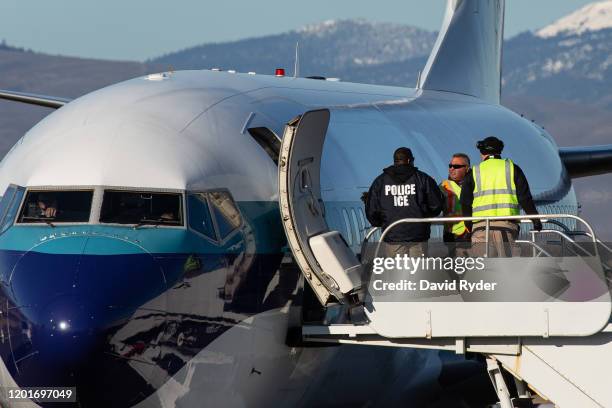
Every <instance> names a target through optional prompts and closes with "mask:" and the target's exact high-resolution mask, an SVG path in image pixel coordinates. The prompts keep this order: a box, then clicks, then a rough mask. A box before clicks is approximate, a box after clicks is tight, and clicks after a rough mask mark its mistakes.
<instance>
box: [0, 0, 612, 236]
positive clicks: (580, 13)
mask: <svg viewBox="0 0 612 408" xmlns="http://www.w3.org/2000/svg"><path fill="white" fill-rule="evenodd" d="M436 36H437V33H435V32H431V31H427V30H422V29H418V28H415V27H410V26H405V25H400V24H389V23H372V22H368V21H366V20H330V21H325V22H322V23H319V24H313V25H308V26H305V27H302V28H300V29H296V30H294V31H290V32H286V33H281V34H277V35H271V36H265V37H259V38H249V39H244V40H240V41H233V42H226V43H215V44H203V45H200V46H196V47H191V48H187V49H184V50H180V51H177V52H174V53H170V54H167V55H163V56H160V57H158V58H153V59H151V60H149V61H145V62H119V61H101V60H91V59H80V58H71V57H62V56H51V55H46V54H41V53H35V52H31V51H28V50H24V49H20V48H15V47H11V46H9V45H7V44H6V42H4V41H3V42H2V43H0V88H2V89H12V90H17V91H23V92H34V93H39V94H48V95H57V96H63V97H77V96H80V95H82V94H84V93H87V92H89V91H92V90H94V89H97V88H100V87H102V86H106V85H109V84H112V83H115V82H118V81H121V80H124V79H129V78H132V77H135V76H140V75H143V74H145V73H151V72H159V71H164V70H168V69H210V68H213V67H216V68H221V69H226V70H229V69H234V70H237V71H240V72H248V71H255V72H257V73H259V74H272V73H274V70H275V68H278V67H284V68H286V69H287V72H288V74H289V75H293V68H294V63H295V56H296V44H297V49H298V52H297V54H298V55H299V75H300V76H312V75H317V76H326V77H337V78H340V79H341V80H342V81H351V82H364V83H375V84H386V85H398V86H409V87H414V85H415V83H416V80H417V77H418V75H419V71H420V70H421V69H422V68H423V67H424V65H425V62H426V59H427V56H428V55H429V52H430V50H431V48H432V46H433V43H434V42H435V39H436ZM610 90H612V0H608V1H603V2H596V3H592V4H589V5H587V6H585V7H583V8H581V9H580V10H577V11H576V12H575V13H572V14H570V15H568V16H565V17H563V18H561V19H560V20H558V21H556V22H554V23H553V24H551V25H549V26H546V27H543V28H542V29H540V30H538V31H536V32H524V33H522V34H519V35H517V36H515V37H513V38H510V39H508V40H506V41H505V44H504V54H503V99H502V102H503V104H505V105H506V106H508V107H510V108H511V109H513V110H515V111H517V112H519V113H522V114H524V115H525V116H526V117H528V118H530V119H534V120H536V121H537V122H538V123H540V124H542V125H544V126H545V127H546V128H547V129H548V130H549V131H550V133H551V134H552V135H553V136H554V137H555V138H556V139H557V142H558V143H559V145H561V146H571V145H589V144H608V143H612V92H610ZM49 112H50V111H49V110H48V109H45V108H38V107H28V106H24V105H20V104H15V103H11V102H6V101H0V124H1V126H0V155H4V153H5V152H6V151H7V150H8V149H9V148H10V146H12V144H13V143H14V142H15V141H16V140H17V139H18V138H19V137H20V136H21V135H22V134H23V133H24V132H25V131H26V130H27V129H28V128H29V127H31V126H32V125H33V124H34V123H36V122H37V121H38V120H40V119H41V118H42V117H44V116H45V115H46V114H48V113H49ZM611 182H612V176H610V175H606V176H598V177H593V178H587V179H581V180H577V182H576V183H575V186H576V189H577V191H578V194H579V199H580V201H581V203H582V205H583V210H584V213H585V214H588V215H589V216H590V217H591V218H598V219H601V220H605V224H603V226H605V228H604V227H603V226H602V229H601V230H602V231H605V232H606V233H608V237H609V238H611V239H612V217H610V216H609V212H608V210H607V207H608V206H609V202H610V200H611V199H612V193H609V192H607V191H606V190H607V189H605V188H602V185H604V186H607V185H610V184H612V183H611Z"/></svg>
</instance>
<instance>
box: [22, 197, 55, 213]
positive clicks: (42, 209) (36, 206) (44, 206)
mask: <svg viewBox="0 0 612 408" xmlns="http://www.w3.org/2000/svg"><path fill="white" fill-rule="evenodd" d="M27 205H28V207H27V212H26V217H29V218H55V215H56V214H57V204H56V200H55V197H53V194H51V193H39V194H37V195H36V196H34V197H32V200H31V201H29V202H28V204H27Z"/></svg>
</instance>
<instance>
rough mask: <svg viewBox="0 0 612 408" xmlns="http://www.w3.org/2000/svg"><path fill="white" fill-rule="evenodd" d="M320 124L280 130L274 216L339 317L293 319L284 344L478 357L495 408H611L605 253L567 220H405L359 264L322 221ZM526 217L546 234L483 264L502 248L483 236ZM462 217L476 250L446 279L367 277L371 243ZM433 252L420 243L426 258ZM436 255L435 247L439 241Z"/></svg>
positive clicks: (436, 273) (316, 120) (313, 114)
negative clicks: (540, 405)
mask: <svg viewBox="0 0 612 408" xmlns="http://www.w3.org/2000/svg"><path fill="white" fill-rule="evenodd" d="M329 120H330V112H329V110H327V109H320V110H315V111H309V112H306V113H304V114H303V115H300V116H298V117H296V118H295V119H293V120H292V121H290V122H289V123H288V124H287V126H286V127H285V131H284V135H283V138H282V140H281V141H280V148H279V157H278V196H279V208H280V215H281V220H282V223H283V227H284V230H285V234H286V237H287V242H288V244H289V247H290V249H291V254H292V257H293V260H294V261H295V264H296V265H297V267H299V269H300V270H301V272H302V274H303V277H304V281H305V282H306V283H307V284H308V286H309V287H310V288H311V289H312V292H311V293H313V294H314V297H316V300H318V303H320V306H321V308H325V309H326V310H327V311H328V312H332V311H337V310H338V309H339V308H340V309H341V310H344V311H346V313H341V314H340V315H339V317H340V318H335V319H332V318H325V319H323V320H322V321H319V322H316V323H311V322H309V323H307V324H306V323H304V322H303V324H302V325H301V326H300V327H298V330H299V333H298V335H295V330H294V329H293V328H292V329H291V330H290V336H288V340H289V338H291V339H295V338H298V339H299V341H300V342H301V343H302V344H304V345H307V344H310V345H322V344H324V343H333V344H340V343H350V344H361V345H371V346H389V347H412V348H428V349H438V350H452V351H455V352H456V353H460V354H462V353H467V352H473V353H480V354H482V355H484V356H486V358H487V359H488V360H487V361H488V366H489V374H490V377H491V380H492V382H493V384H494V386H495V390H496V391H497V394H498V396H499V405H500V407H501V408H510V407H518V406H529V404H530V402H531V399H532V395H531V393H532V392H535V393H537V394H539V395H540V396H541V397H543V398H544V399H546V400H548V401H551V402H553V403H554V404H556V405H557V406H558V407H561V408H577V407H579V408H588V407H599V408H601V407H607V408H612V391H611V389H610V386H609V384H608V383H609V378H610V376H609V375H607V370H608V369H609V367H612V325H611V324H610V315H611V310H612V302H611V298H610V266H611V265H612V264H611V263H610V252H611V251H610V248H609V247H607V246H606V245H605V244H604V243H601V242H600V241H599V240H597V238H596V237H595V233H594V231H593V229H592V228H591V226H590V225H589V224H588V223H587V222H586V221H584V220H583V219H581V218H580V217H577V216H575V215H567V214H546V215H518V216H510V217H479V218H478V219H476V218H473V217H457V218H427V219H405V220H400V221H398V222H397V223H394V224H392V225H391V226H389V228H387V229H386V230H385V231H382V233H380V232H379V233H372V234H370V235H369V236H368V238H376V237H378V242H377V243H376V245H375V246H374V247H373V246H372V244H371V243H370V244H367V243H364V246H363V247H362V256H361V258H360V257H358V256H357V255H356V254H355V252H354V251H353V249H351V248H350V247H349V246H348V245H347V243H346V241H345V240H344V238H343V237H342V235H341V233H340V232H338V231H335V230H333V228H330V226H329V225H328V223H327V217H326V211H325V203H324V200H323V197H322V194H321V183H320V181H321V176H320V172H321V158H322V153H323V145H324V143H325V138H326V134H327V127H328V124H329ZM536 218H538V219H541V220H542V222H543V223H544V225H545V226H546V228H547V229H546V230H543V231H541V232H535V231H534V232H529V233H526V234H523V235H522V236H521V239H520V240H519V241H520V242H518V243H517V244H516V245H519V246H520V248H519V249H520V251H518V252H520V253H517V254H515V253H514V252H513V251H514V246H513V245H510V247H511V248H510V253H509V255H510V256H493V255H494V252H495V253H497V254H499V253H500V250H501V252H502V255H503V252H504V251H505V249H506V248H500V247H499V245H498V244H499V243H498V242H495V241H493V240H491V239H490V237H491V236H494V234H492V233H491V228H492V226H494V224H495V221H499V220H512V221H514V222H520V223H521V224H522V225H523V226H527V225H530V223H531V222H532V220H533V219H536ZM468 220H472V221H474V220H484V222H485V232H486V234H485V242H484V243H482V244H479V246H476V247H471V248H468V252H467V255H465V254H464V253H465V248H459V247H457V248H455V249H454V257H453V261H452V262H453V263H454V266H452V270H450V271H449V270H446V267H442V266H441V265H440V266H437V265H434V268H433V269H430V268H429V265H428V264H426V265H425V266H426V267H423V265H422V264H421V267H418V266H415V267H413V269H412V270H408V269H406V268H404V269H401V268H400V267H399V266H396V267H394V268H392V269H388V270H386V271H384V273H377V274H374V273H373V272H374V268H373V266H374V262H377V261H376V258H377V257H378V255H377V254H378V252H379V251H382V250H385V251H386V250H387V248H381V246H384V244H381V243H380V242H381V241H384V237H385V235H386V234H387V233H388V231H389V229H391V228H394V227H395V226H396V225H398V224H400V223H422V222H429V223H431V224H437V225H438V227H437V228H439V225H440V224H443V223H448V222H451V223H454V222H457V221H468ZM440 246H441V247H440ZM373 248H374V249H373ZM435 249H436V248H435V244H434V245H432V246H430V248H429V249H428V256H429V252H431V250H435ZM437 249H440V250H443V249H444V246H443V245H442V243H440V244H439V247H438V248H437ZM474 251H476V252H474ZM602 255H605V256H603V257H602ZM413 256H414V255H413ZM440 256H442V255H440ZM440 256H438V257H440ZM417 257H418V254H417ZM470 257H471V258H476V259H477V260H478V258H481V259H480V262H483V265H484V268H483V269H482V270H474V269H473V268H472V269H470V270H469V271H464V272H463V273H459V269H458V264H457V262H458V261H457V259H459V258H470ZM423 258H425V257H423ZM409 259H413V258H409ZM414 259H415V260H416V259H417V258H414ZM602 259H603V260H604V262H603V265H602ZM423 262H426V261H423ZM415 265H416V264H415ZM379 266H380V265H379ZM379 272H380V271H379ZM377 280H384V281H386V282H387V283H394V282H402V281H406V282H408V284H407V285H410V282H413V283H412V285H416V284H417V283H418V284H419V285H420V284H421V282H422V281H427V282H428V283H427V285H429V283H432V284H433V285H432V286H433V288H434V289H435V290H431V289H430V288H429V286H428V287H427V288H425V289H423V290H421V288H420V287H419V288H418V289H417V290H405V288H404V290H393V289H392V288H391V286H389V285H387V287H386V288H387V289H386V290H381V291H379V290H377V289H376V287H374V284H375V281H377ZM485 281H486V282H485ZM383 283H384V282H383ZM485 283H490V284H492V283H496V284H497V286H496V288H497V289H496V290H490V291H488V290H487V288H486V287H485ZM463 284H465V285H468V289H465V288H463V287H461V285H463ZM478 284H480V286H481V287H480V288H477V286H478ZM453 285H457V286H459V287H453ZM469 285H472V286H469ZM398 287H400V289H401V285H399V286H398V285H396V286H393V288H395V289H397V288H398ZM469 288H476V289H475V290H474V291H473V290H472V289H469ZM408 289H410V287H409V288H408ZM325 309H324V312H325ZM328 314H329V315H330V316H331V315H332V314H333V313H328ZM344 316H347V318H344ZM292 333H293V334H292ZM291 334H292V335H291ZM503 371H507V372H509V373H511V374H512V375H513V376H514V378H515V379H516V383H517V386H516V387H513V386H511V387H508V384H506V383H505V380H504V377H505V376H503V375H502V372H503ZM510 389H511V390H512V392H510V391H509V390H510ZM514 390H517V392H515V391H514Z"/></svg>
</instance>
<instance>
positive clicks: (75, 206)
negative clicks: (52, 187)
mask: <svg viewBox="0 0 612 408" xmlns="http://www.w3.org/2000/svg"><path fill="white" fill-rule="evenodd" d="M92 198H93V191H33V190H30V191H28V193H27V195H26V199H25V200H24V203H23V208H22V209H21V214H20V215H19V220H18V221H17V222H19V223H45V222H46V223H49V222H52V223H57V222H89V213H90V212H91V200H92Z"/></svg>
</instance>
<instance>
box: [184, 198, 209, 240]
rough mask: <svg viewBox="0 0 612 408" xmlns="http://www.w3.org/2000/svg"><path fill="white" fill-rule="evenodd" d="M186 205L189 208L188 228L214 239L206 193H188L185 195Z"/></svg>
mask: <svg viewBox="0 0 612 408" xmlns="http://www.w3.org/2000/svg"><path fill="white" fill-rule="evenodd" d="M187 207H188V208H189V228H191V229H193V230H194V231H197V232H199V233H200V234H203V235H205V236H207V237H209V238H211V239H215V229H214V227H213V223H212V218H211V216H210V211H209V210H208V202H207V201H206V195H205V194H189V195H188V197H187Z"/></svg>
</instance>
